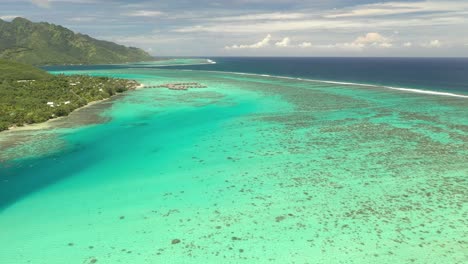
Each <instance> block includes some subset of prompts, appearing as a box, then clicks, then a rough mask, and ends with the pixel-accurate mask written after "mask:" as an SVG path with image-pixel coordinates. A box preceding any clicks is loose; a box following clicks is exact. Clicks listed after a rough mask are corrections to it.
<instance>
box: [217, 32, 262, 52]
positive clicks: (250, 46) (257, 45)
mask: <svg viewBox="0 0 468 264" xmlns="http://www.w3.org/2000/svg"><path fill="white" fill-rule="evenodd" d="M270 41H271V35H270V34H268V35H267V36H266V37H265V38H264V39H263V40H261V41H259V42H257V43H254V44H250V45H237V44H234V45H232V46H226V47H224V48H225V49H227V50H230V49H259V48H263V47H266V46H269V45H270Z"/></svg>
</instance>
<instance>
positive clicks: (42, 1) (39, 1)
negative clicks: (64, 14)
mask: <svg viewBox="0 0 468 264" xmlns="http://www.w3.org/2000/svg"><path fill="white" fill-rule="evenodd" d="M31 3H33V4H35V5H37V6H39V7H44V8H48V7H50V1H49V0H31Z"/></svg>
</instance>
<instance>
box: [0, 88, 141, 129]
mask: <svg viewBox="0 0 468 264" xmlns="http://www.w3.org/2000/svg"><path fill="white" fill-rule="evenodd" d="M144 87H145V85H144V84H142V83H139V82H138V85H137V86H135V87H133V88H131V89H128V90H127V91H125V92H123V93H120V94H125V93H126V92H130V91H134V90H140V89H143V88H144ZM117 95H119V94H114V95H112V96H110V97H108V98H104V99H101V100H97V101H92V102H89V103H88V104H86V105H84V106H82V107H78V108H76V109H74V110H73V111H71V112H70V114H69V115H67V116H59V117H54V118H50V119H48V120H46V121H44V122H40V123H33V124H25V125H23V126H16V125H15V126H11V127H9V128H8V129H6V130H3V131H0V135H2V134H5V133H7V132H21V131H36V130H45V129H53V128H54V127H53V126H52V125H51V123H52V122H56V121H59V120H62V119H64V118H67V117H69V116H70V115H71V114H72V113H75V112H77V111H80V110H82V109H85V108H88V107H91V106H93V105H96V104H99V103H102V102H105V101H108V100H110V99H112V98H114V97H115V96H117Z"/></svg>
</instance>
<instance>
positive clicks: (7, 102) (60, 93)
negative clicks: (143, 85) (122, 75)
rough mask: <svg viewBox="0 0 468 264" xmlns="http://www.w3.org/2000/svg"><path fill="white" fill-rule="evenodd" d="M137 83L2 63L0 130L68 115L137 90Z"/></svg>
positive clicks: (0, 67)
mask: <svg viewBox="0 0 468 264" xmlns="http://www.w3.org/2000/svg"><path fill="white" fill-rule="evenodd" d="M137 86H138V83H137V82H136V81H131V80H125V79H116V78H108V77H93V76H84V75H73V76H66V75H52V74H49V73H47V72H45V71H43V70H41V69H38V68H36V67H34V66H31V65H27V64H22V63H16V62H11V61H5V60H0V131H3V130H7V129H8V128H10V127H12V126H23V125H25V124H33V123H39V122H44V121H47V120H49V119H52V118H55V117H60V116H67V115H68V114H69V113H71V112H72V111H73V110H75V109H77V108H80V107H83V106H85V105H87V104H88V103H90V102H92V101H98V100H103V99H107V98H109V97H111V96H113V95H115V94H118V93H122V92H124V91H127V90H131V89H135V88H136V87H137Z"/></svg>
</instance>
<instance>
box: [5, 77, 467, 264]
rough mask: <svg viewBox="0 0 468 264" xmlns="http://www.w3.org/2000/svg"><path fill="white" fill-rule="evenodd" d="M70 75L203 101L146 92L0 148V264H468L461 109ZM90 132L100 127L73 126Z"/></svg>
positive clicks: (419, 100)
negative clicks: (125, 82) (175, 87)
mask: <svg viewBox="0 0 468 264" xmlns="http://www.w3.org/2000/svg"><path fill="white" fill-rule="evenodd" d="M65 73H66V74H76V73H86V74H92V75H105V76H114V77H123V78H130V79H136V80H138V81H140V82H142V83H144V84H146V85H157V84H164V83H168V82H179V81H184V82H185V81H190V82H199V83H202V84H205V85H207V86H208V88H204V89H191V90H189V91H171V90H166V89H161V88H158V89H150V88H147V89H140V90H136V91H132V92H128V93H126V94H125V95H124V96H120V97H116V98H114V99H112V100H111V101H107V102H105V103H101V104H98V105H94V106H93V107H89V108H85V109H82V110H79V111H77V112H75V113H73V114H72V116H71V117H70V118H69V119H64V120H61V121H57V125H55V126H53V128H48V129H43V130H34V131H16V132H7V133H2V134H1V135H0V140H1V141H0V144H2V145H1V146H2V148H1V152H0V161H1V163H0V166H1V167H0V181H1V187H0V190H1V193H0V197H1V200H0V202H1V204H0V206H1V209H0V210H1V211H0V260H1V262H2V263H5V264H10V263H11V264H18V263H47V264H55V263H57V264H63V263H77V264H81V263H132V264H139V263H466V261H467V240H466V237H467V231H468V230H467V221H466V219H467V213H468V211H467V203H466V202H467V200H466V197H467V196H466V187H467V184H466V176H467V175H468V167H467V165H466V164H468V147H467V143H468V110H467V109H468V108H467V107H468V101H467V99H466V98H458V97H451V96H440V95H429V94H417V93H410V92H405V91H396V90H390V89H384V88H376V87H365V86H353V85H344V84H332V83H323V82H312V81H306V80H290V79H284V78H275V77H269V76H253V75H239V74H231V73H216V72H203V71H182V70H170V69H114V70H93V71H69V72H65ZM89 116H95V117H96V118H94V119H96V120H100V121H98V122H88V123H87V125H77V124H74V125H73V123H74V122H71V121H70V122H68V123H67V120H81V121H82V120H83V119H86V118H89ZM96 120H95V121H96ZM89 123H94V124H89ZM19 140H20V142H19V143H18V141H19Z"/></svg>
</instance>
